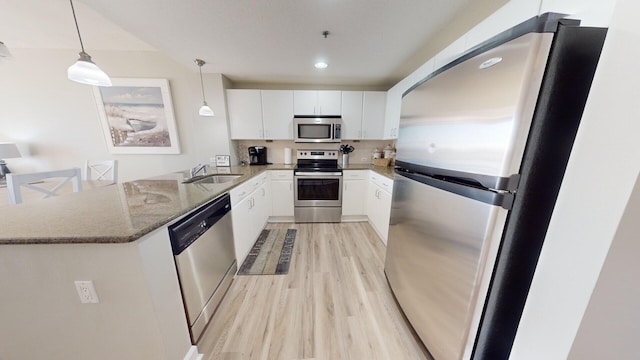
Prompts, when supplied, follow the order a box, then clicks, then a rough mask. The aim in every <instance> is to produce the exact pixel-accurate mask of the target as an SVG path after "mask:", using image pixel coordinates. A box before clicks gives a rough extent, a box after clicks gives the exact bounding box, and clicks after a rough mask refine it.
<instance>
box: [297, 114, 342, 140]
mask: <svg viewBox="0 0 640 360" xmlns="http://www.w3.org/2000/svg"><path fill="white" fill-rule="evenodd" d="M293 136H294V139H295V142H298V143H339V142H340V139H341V136H342V118H341V117H340V116H338V115H335V116H319V115H296V116H294V118H293Z"/></svg>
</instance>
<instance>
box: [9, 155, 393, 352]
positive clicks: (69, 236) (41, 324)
mask: <svg viewBox="0 0 640 360" xmlns="http://www.w3.org/2000/svg"><path fill="white" fill-rule="evenodd" d="M292 168H293V166H292V165H269V166H251V167H249V166H247V167H240V166H238V167H231V168H230V171H229V172H231V173H234V174H242V176H241V177H239V178H238V179H236V180H233V181H231V182H227V183H223V184H208V183H205V184H198V183H191V184H183V183H182V180H183V179H184V178H185V177H186V175H187V173H186V172H178V173H171V174H166V175H162V176H158V177H153V178H149V179H142V180H136V181H131V182H126V183H121V184H116V185H113V186H106V187H102V188H98V189H94V190H90V191H84V192H80V193H73V194H69V195H65V196H61V197H57V198H52V199H47V200H44V201H40V202H38V203H37V204H22V205H17V206H11V207H7V208H4V209H2V211H3V216H2V219H1V220H0V226H1V228H2V232H1V233H0V246H1V247H2V251H0V288H2V291H1V292H0V304H2V305H3V306H2V307H1V308H0V319H2V321H1V322H0V323H1V325H0V348H2V351H3V353H2V355H3V356H6V357H7V358H8V359H13V358H16V359H18V358H49V359H71V358H91V359H113V358H118V359H192V357H190V356H189V354H192V353H193V352H194V349H195V348H193V347H192V345H191V341H190V338H189V330H188V328H187V323H186V319H185V314H184V309H183V305H182V298H181V294H180V287H179V284H178V278H177V274H176V270H175V266H174V260H173V254H172V250H171V244H170V241H169V238H168V233H167V230H166V226H167V225H168V224H169V223H171V222H172V221H175V220H177V219H178V218H180V217H181V216H183V215H186V214H188V213H189V212H191V211H192V210H194V209H196V208H198V207H200V206H201V205H204V204H206V203H207V202H209V201H210V200H212V199H215V198H216V197H218V196H220V195H221V194H224V193H226V192H228V191H229V190H231V189H232V188H235V187H237V186H239V185H241V184H243V183H244V182H246V180H248V179H251V178H253V177H254V176H257V175H259V174H261V173H263V172H265V171H267V170H288V169H292ZM227 169H228V168H227ZM348 169H362V170H369V169H374V171H376V172H379V173H381V174H383V175H386V176H392V175H391V174H392V171H391V169H390V168H374V167H371V166H370V165H366V164H365V165H357V164H355V165H352V166H350V167H349V168H348ZM212 171H213V172H215V169H209V173H211V172H212ZM77 280H91V281H93V283H94V284H95V288H96V292H97V295H98V298H99V303H97V304H81V303H80V301H79V299H78V295H77V293H76V289H75V287H74V281H77ZM193 358H194V359H195V357H193Z"/></svg>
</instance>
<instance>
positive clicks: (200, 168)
mask: <svg viewBox="0 0 640 360" xmlns="http://www.w3.org/2000/svg"><path fill="white" fill-rule="evenodd" d="M200 171H202V175H207V165H203V164H198V165H196V166H195V167H193V168H191V169H189V175H190V176H191V178H194V177H195V176H196V175H198V173H199V172H200Z"/></svg>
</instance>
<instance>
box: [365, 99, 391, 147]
mask: <svg viewBox="0 0 640 360" xmlns="http://www.w3.org/2000/svg"><path fill="white" fill-rule="evenodd" d="M386 103H387V93H386V92H384V91H365V92H364V96H363V107H362V138H363V139H375V140H381V139H384V120H385V109H386Z"/></svg>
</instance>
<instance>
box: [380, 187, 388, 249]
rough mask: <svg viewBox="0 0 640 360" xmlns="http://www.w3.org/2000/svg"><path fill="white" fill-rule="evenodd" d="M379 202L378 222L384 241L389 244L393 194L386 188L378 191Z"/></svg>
mask: <svg viewBox="0 0 640 360" xmlns="http://www.w3.org/2000/svg"><path fill="white" fill-rule="evenodd" d="M378 203H379V206H378V209H379V214H378V216H379V219H378V223H379V224H380V225H379V228H378V231H379V232H380V235H381V236H382V242H383V243H384V244H385V245H387V239H388V237H389V217H390V215H391V194H390V193H388V192H386V191H384V190H380V191H378Z"/></svg>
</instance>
